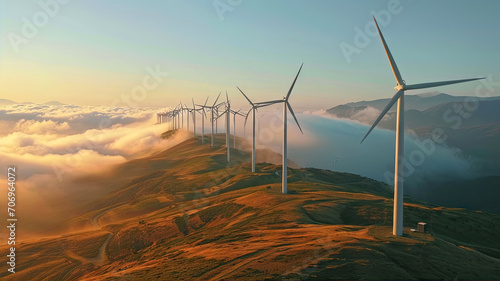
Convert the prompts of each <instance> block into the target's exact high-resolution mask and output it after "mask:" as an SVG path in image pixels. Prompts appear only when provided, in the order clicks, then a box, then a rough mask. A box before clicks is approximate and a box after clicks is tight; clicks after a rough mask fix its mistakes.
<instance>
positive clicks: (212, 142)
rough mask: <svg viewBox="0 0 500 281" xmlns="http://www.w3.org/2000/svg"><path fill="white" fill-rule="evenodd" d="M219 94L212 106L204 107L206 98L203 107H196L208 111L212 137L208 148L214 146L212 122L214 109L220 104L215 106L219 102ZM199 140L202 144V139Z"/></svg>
mask: <svg viewBox="0 0 500 281" xmlns="http://www.w3.org/2000/svg"><path fill="white" fill-rule="evenodd" d="M220 94H221V93H219V95H218V96H217V98H216V99H215V102H214V104H213V105H212V106H207V105H206V104H207V101H208V98H207V101H205V105H198V106H201V107H202V108H203V110H205V108H208V109H210V124H211V128H210V129H211V135H212V138H211V140H210V146H214V121H215V117H214V109H216V108H217V107H218V106H219V105H221V104H218V105H216V104H217V101H218V100H219V97H220ZM202 128H204V127H203V125H202ZM203 130H204V129H203ZM203 135H205V134H204V132H203ZM201 140H202V142H203V137H202V139H201Z"/></svg>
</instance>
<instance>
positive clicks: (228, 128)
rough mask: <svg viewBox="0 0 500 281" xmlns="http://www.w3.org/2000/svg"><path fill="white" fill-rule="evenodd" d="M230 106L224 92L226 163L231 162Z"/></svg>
mask: <svg viewBox="0 0 500 281" xmlns="http://www.w3.org/2000/svg"><path fill="white" fill-rule="evenodd" d="M230 138H231V104H230V103H229V97H228V96H227V91H226V146H227V162H228V163H229V162H231V140H230Z"/></svg>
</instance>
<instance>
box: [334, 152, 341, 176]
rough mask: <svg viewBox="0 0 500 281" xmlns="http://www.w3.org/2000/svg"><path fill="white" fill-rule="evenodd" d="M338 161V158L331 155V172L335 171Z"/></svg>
mask: <svg viewBox="0 0 500 281" xmlns="http://www.w3.org/2000/svg"><path fill="white" fill-rule="evenodd" d="M338 160H340V158H338V157H336V156H335V155H333V171H335V172H336V171H337V161H338Z"/></svg>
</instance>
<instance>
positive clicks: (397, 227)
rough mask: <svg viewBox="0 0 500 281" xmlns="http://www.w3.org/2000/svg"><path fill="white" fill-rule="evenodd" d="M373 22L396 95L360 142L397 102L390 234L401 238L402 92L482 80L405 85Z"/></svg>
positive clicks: (382, 37)
mask: <svg viewBox="0 0 500 281" xmlns="http://www.w3.org/2000/svg"><path fill="white" fill-rule="evenodd" d="M373 20H374V21H375V25H376V26H377V30H378V34H379V35H380V39H381V40H382V45H383V46H384V49H385V53H386V55H387V58H388V59H389V63H390V65H391V68H392V72H393V73H394V77H395V78H396V82H397V86H396V87H395V88H394V89H396V91H397V92H396V94H395V95H394V96H393V97H392V99H391V100H390V101H389V103H388V104H387V105H386V107H385V108H384V109H383V110H382V112H381V113H380V115H379V116H378V118H377V119H376V120H375V122H374V123H373V125H372V127H371V128H370V129H369V130H368V133H366V135H365V137H364V138H363V140H361V142H363V141H364V140H365V139H366V137H367V136H368V135H369V134H370V132H371V131H372V130H373V128H375V126H377V124H378V123H379V122H380V120H382V118H383V117H384V116H385V114H386V113H387V112H388V111H389V109H391V107H392V106H393V105H394V104H395V103H396V102H398V109H397V119H396V157H395V158H396V159H395V165H394V215H393V226H392V234H393V235H398V236H401V235H403V182H404V180H403V175H402V172H403V163H404V162H403V160H404V92H405V91H407V90H418V89H425V88H431V87H438V86H444V85H450V84H457V83H463V82H468V81H474V80H478V79H484V78H472V79H461V80H451V81H441V82H431V83H421V84H413V85H406V83H405V81H404V80H403V78H402V77H401V73H400V72H399V69H398V67H397V65H396V62H395V61H394V58H393V57H392V54H391V51H390V50H389V47H388V46H387V43H386V42H385V39H384V36H383V35H382V32H381V31H380V28H379V26H378V23H377V20H376V19H375V17H373Z"/></svg>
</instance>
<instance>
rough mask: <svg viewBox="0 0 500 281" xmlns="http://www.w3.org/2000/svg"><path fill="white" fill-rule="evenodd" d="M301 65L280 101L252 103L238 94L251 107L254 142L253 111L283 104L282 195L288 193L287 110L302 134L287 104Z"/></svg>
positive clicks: (290, 107)
mask: <svg viewBox="0 0 500 281" xmlns="http://www.w3.org/2000/svg"><path fill="white" fill-rule="evenodd" d="M303 65H304V64H302V65H300V68H299V71H298V72H297V75H296V76H295V79H294V80H293V82H292V85H291V86H290V89H289V90H288V93H287V94H286V96H285V97H283V99H282V100H273V101H265V102H258V103H252V102H251V101H250V100H249V99H248V97H247V96H246V95H245V94H243V92H241V90H240V92H241V93H242V94H243V95H244V96H245V97H246V98H247V100H248V101H249V102H250V104H251V105H252V109H253V118H254V122H253V130H254V141H255V110H256V109H257V108H259V107H264V106H269V105H272V104H277V103H283V147H282V149H283V151H282V152H283V153H282V156H283V160H282V172H281V191H282V192H283V193H287V192H288V188H287V168H288V167H287V166H288V163H287V159H288V158H287V145H288V143H287V129H288V126H287V108H288V109H289V110H290V113H291V114H292V116H293V119H294V120H295V123H297V126H298V127H299V130H300V132H301V133H303V132H302V128H300V125H299V121H297V117H295V113H293V109H292V106H291V105H290V103H289V102H288V99H289V98H290V94H292V90H293V87H294V86H295V82H297V78H298V77H299V74H300V71H301V70H302V66H303ZM238 89H239V88H238ZM247 116H248V114H247ZM254 148H255V146H254ZM254 159H255V158H253V159H252V160H254ZM254 161H255V160H254Z"/></svg>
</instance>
